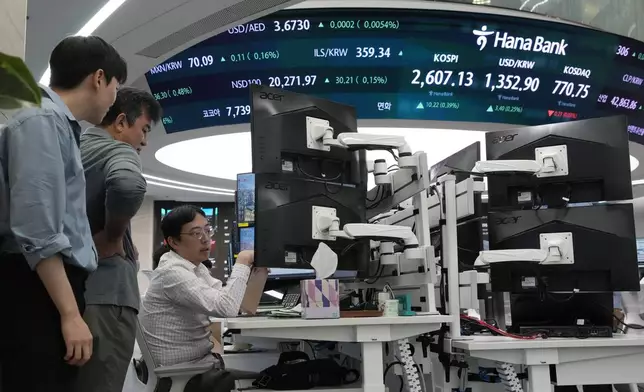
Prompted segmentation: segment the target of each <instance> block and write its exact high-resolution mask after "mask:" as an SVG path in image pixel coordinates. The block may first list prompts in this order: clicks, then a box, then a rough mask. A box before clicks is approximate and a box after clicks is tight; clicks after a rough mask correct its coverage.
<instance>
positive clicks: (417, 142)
mask: <svg viewBox="0 0 644 392" xmlns="http://www.w3.org/2000/svg"><path fill="white" fill-rule="evenodd" d="M359 132H364V133H370V134H378V135H383V134H387V135H400V136H403V137H404V138H405V140H407V143H408V144H409V145H410V146H411V149H412V150H413V151H418V150H422V151H424V152H425V153H427V159H428V161H429V164H430V165H431V164H432V163H435V162H438V161H440V160H441V159H443V158H445V157H448V156H449V155H451V154H453V153H455V152H457V151H458V150H460V149H462V148H464V147H466V146H468V145H470V144H472V143H474V142H476V141H481V142H483V144H484V141H485V133H484V132H478V131H462V130H454V129H451V130H446V129H422V128H362V127H361V128H360V129H359ZM482 154H483V156H484V154H485V152H484V151H483V152H482ZM186 157H190V159H186ZM155 158H156V159H157V160H158V161H159V162H161V163H163V164H164V165H167V166H170V167H172V168H174V169H177V170H181V171H185V172H188V173H194V174H199V175H203V176H208V177H214V178H223V179H227V180H235V179H236V178H237V174H239V173H249V172H251V171H252V153H251V138H250V132H239V133H229V134H224V135H214V136H207V137H202V138H196V139H190V140H184V141H181V142H177V143H173V144H169V145H167V146H164V147H162V148H160V149H159V150H157V152H156V153H155ZM367 159H369V160H375V159H385V161H386V162H387V164H388V165H393V164H394V163H395V160H394V158H393V157H392V156H391V154H390V153H388V152H386V151H368V152H367Z"/></svg>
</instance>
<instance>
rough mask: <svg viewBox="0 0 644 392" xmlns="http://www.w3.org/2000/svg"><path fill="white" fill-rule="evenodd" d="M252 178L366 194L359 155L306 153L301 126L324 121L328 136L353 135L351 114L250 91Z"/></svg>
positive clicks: (297, 97)
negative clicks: (275, 176) (279, 176)
mask: <svg viewBox="0 0 644 392" xmlns="http://www.w3.org/2000/svg"><path fill="white" fill-rule="evenodd" d="M250 90H251V128H250V129H251V138H252V150H253V152H252V155H253V173H284V174H286V175H291V176H295V177H303V178H308V179H312V180H321V181H326V182H335V183H340V184H353V185H355V186H356V187H357V188H359V189H363V190H364V191H365V192H366V188H367V165H366V159H365V156H366V155H365V151H364V150H360V151H349V150H345V149H342V148H331V149H329V151H320V150H315V149H310V148H308V141H307V122H309V121H310V120H311V119H312V118H315V119H320V120H325V121H328V123H329V126H330V127H332V128H333V130H334V131H333V135H334V137H337V135H338V134H340V133H347V132H357V131H358V122H357V119H356V112H355V108H353V107H352V106H347V105H342V104H339V103H336V102H331V101H327V100H324V99H320V98H315V97H311V96H308V95H304V94H298V93H293V92H290V91H285V90H280V89H276V88H270V87H266V86H260V85H252V86H251V88H250Z"/></svg>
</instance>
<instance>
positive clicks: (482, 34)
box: [472, 26, 494, 50]
mask: <svg viewBox="0 0 644 392" xmlns="http://www.w3.org/2000/svg"><path fill="white" fill-rule="evenodd" d="M472 33H474V35H475V36H477V37H478V38H477V39H476V44H477V45H478V46H479V50H483V49H485V46H486V45H487V36H488V35H492V34H494V31H487V26H483V27H481V30H472Z"/></svg>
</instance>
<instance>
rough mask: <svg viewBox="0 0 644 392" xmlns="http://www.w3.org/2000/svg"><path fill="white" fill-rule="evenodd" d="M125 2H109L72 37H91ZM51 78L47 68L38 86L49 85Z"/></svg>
mask: <svg viewBox="0 0 644 392" xmlns="http://www.w3.org/2000/svg"><path fill="white" fill-rule="evenodd" d="M125 1H126V0H109V1H108V2H107V3H105V5H104V6H103V8H101V9H100V10H98V12H97V13H96V14H94V16H92V18H91V19H90V20H89V21H88V22H87V23H85V26H83V27H82V28H81V29H80V30H78V32H77V33H76V34H74V35H76V36H84V37H86V36H88V35H91V34H92V33H93V32H94V31H96V29H97V28H98V27H99V26H100V25H101V24H103V22H105V21H106V20H107V18H109V17H110V16H111V15H112V14H113V13H114V11H116V10H117V9H118V8H119V7H120V6H122V5H123V3H125ZM50 77H51V69H49V66H48V67H47V70H45V73H44V74H43V75H42V77H41V78H40V84H43V85H45V86H48V85H49V78H50Z"/></svg>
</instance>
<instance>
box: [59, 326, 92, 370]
mask: <svg viewBox="0 0 644 392" xmlns="http://www.w3.org/2000/svg"><path fill="white" fill-rule="evenodd" d="M60 325H61V327H62V330H63V339H65V346H66V347H67V354H66V355H65V361H67V363H68V364H70V365H74V366H83V365H84V364H85V363H87V361H89V359H90V358H91V357H92V349H93V347H92V346H93V341H92V333H91V332H90V331H89V327H88V326H87V324H86V323H85V321H84V320H83V317H81V315H80V314H79V313H76V314H74V315H70V316H61V319H60Z"/></svg>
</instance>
